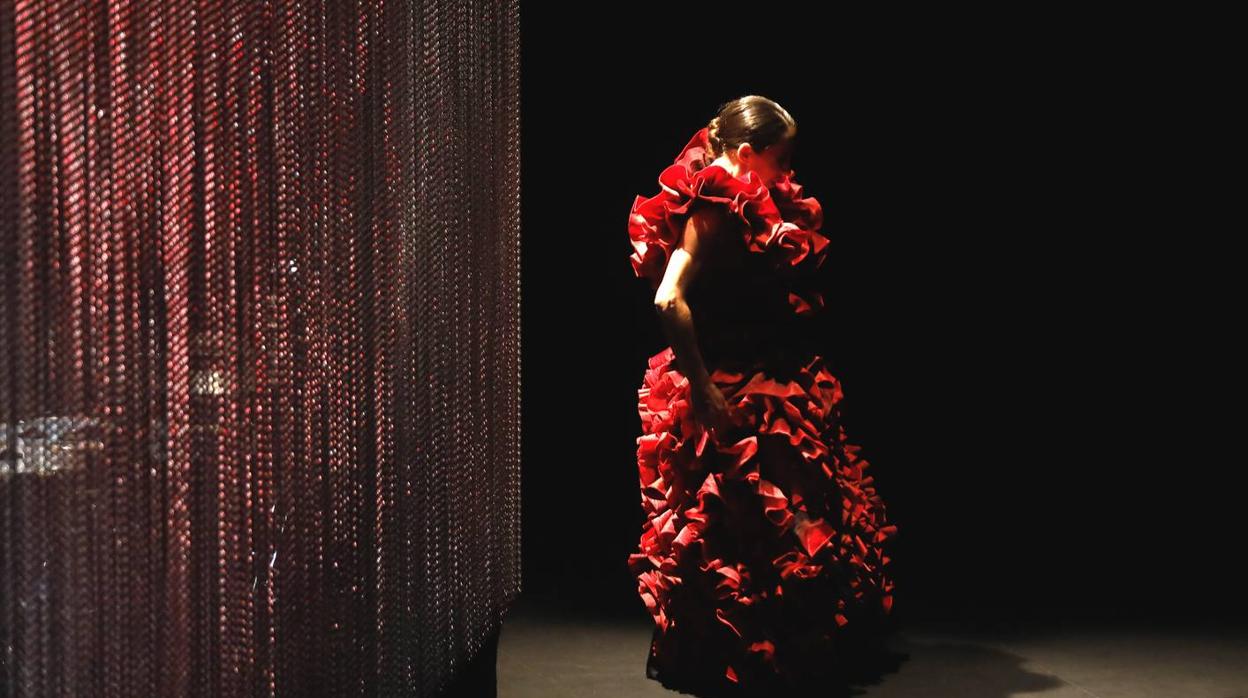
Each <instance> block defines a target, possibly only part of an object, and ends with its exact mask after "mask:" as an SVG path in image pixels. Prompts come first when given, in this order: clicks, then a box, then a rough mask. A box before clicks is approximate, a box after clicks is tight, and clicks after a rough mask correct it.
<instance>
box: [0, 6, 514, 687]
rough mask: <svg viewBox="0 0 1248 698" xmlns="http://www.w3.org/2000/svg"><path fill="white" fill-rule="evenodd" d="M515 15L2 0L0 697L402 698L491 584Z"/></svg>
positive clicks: (508, 568)
mask: <svg viewBox="0 0 1248 698" xmlns="http://www.w3.org/2000/svg"><path fill="white" fill-rule="evenodd" d="M518 17H519V15H518V0H451V1H443V2H437V1H432V0H431V1H427V2H425V1H420V0H290V1H287V2H275V1H273V0H232V1H229V0H153V1H150V2H135V1H132V0H107V1H105V0H37V1H36V0H30V1H26V0H0V148H2V150H0V211H2V215H0V245H2V246H3V247H2V249H0V294H2V295H0V298H2V300H0V313H3V315H2V317H0V434H2V436H0V438H2V439H3V441H2V442H0V447H2V449H3V458H0V695H3V696H12V697H15V698H16V697H27V696H32V697H33V696H39V697H43V696H69V695H75V696H100V697H109V696H348V695H384V696H433V695H436V694H437V693H438V692H439V691H440V690H442V689H443V687H444V686H446V685H447V684H448V683H449V682H450V681H451V680H452V679H454V678H455V677H456V672H457V671H460V670H462V669H463V667H464V666H465V664H467V662H468V661H469V660H470V659H471V658H472V657H473V656H474V653H476V652H478V651H479V650H480V649H481V648H482V646H483V643H485V642H486V638H487V637H488V636H489V635H490V633H491V632H492V631H495V630H496V629H497V627H498V625H499V624H500V623H501V619H502V616H503V613H504V612H505V611H506V609H507V607H508V605H509V604H510V602H511V601H512V600H514V599H515V597H516V596H517V595H518V593H519V590H520V559H519V555H520V510H519V495H520V482H519V461H520V458H519V454H520V435H519V424H520V420H519V404H520V403H519V390H520V378H519V368H520V367H519V355H520V344H519V338H520V333H519V304H520V289H519V213H520V212H519V207H520V200H519V195H520V191H519V145H520V143H519V135H520V134H519V124H520V122H519V104H520V100H519V81H518V77H519V76H518V71H519V50H520V46H519V36H518V32H519V21H518Z"/></svg>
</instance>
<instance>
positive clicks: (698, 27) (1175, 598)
mask: <svg viewBox="0 0 1248 698" xmlns="http://www.w3.org/2000/svg"><path fill="white" fill-rule="evenodd" d="M812 6H813V4H812ZM704 7H705V6H704V5H702V4H700V3H690V4H655V5H652V6H646V5H636V4H620V5H617V6H602V7H597V8H595V9H594V10H593V13H592V15H591V14H589V13H588V12H587V13H586V14H584V15H570V14H568V13H567V12H566V10H560V9H557V8H555V7H543V6H539V5H538V4H536V3H529V4H526V5H525V7H524V8H523V17H522V56H523V58H522V76H523V77H522V96H523V111H522V144H521V152H522V190H523V199H522V201H523V204H522V208H523V217H522V227H523V253H522V254H523V256H522V263H523V345H524V352H523V363H524V368H523V371H524V372H523V391H524V398H523V413H524V414H523V430H524V431H523V434H524V444H523V469H524V478H523V502H524V566H525V576H524V593H525V594H531V595H539V596H543V597H548V598H550V599H551V600H553V601H556V602H558V603H559V604H561V605H562V606H563V607H565V608H568V609H572V610H574V611H576V612H581V611H584V612H591V611H592V612H594V613H599V614H621V615H624V616H630V617H632V616H635V617H645V609H644V607H643V606H642V604H641V601H640V599H639V598H638V596H637V592H636V581H635V580H634V579H633V578H632V576H631V575H630V574H629V573H628V571H627V569H626V567H625V561H626V558H627V556H628V554H629V553H631V552H632V551H633V550H634V549H635V547H636V545H637V538H638V535H639V534H640V531H641V523H642V520H643V519H642V513H641V508H640V504H639V494H638V483H637V473H636V460H635V457H636V453H635V452H636V442H635V439H636V437H637V436H638V435H639V434H640V421H639V418H638V415H637V395H636V389H637V387H638V386H639V385H640V383H641V378H642V373H643V371H644V369H645V365H646V357H648V356H649V355H651V354H653V353H655V352H657V351H658V350H659V349H661V348H662V347H663V346H665V344H666V342H665V341H664V340H663V338H662V335H661V333H660V330H659V326H658V324H657V321H656V319H655V318H654V315H653V311H652V309H651V306H650V292H649V289H648V287H647V285H646V283H645V282H644V281H643V280H641V279H638V278H636V277H635V276H634V275H633V272H632V269H631V267H630V266H629V262H628V257H629V254H630V252H631V247H630V245H629V241H628V235H627V217H628V212H629V209H630V207H631V205H632V203H633V199H634V197H635V196H636V195H643V196H653V195H654V194H656V193H657V192H658V184H657V178H658V174H659V172H660V171H661V170H662V169H663V168H664V167H665V166H667V165H668V164H670V163H671V162H672V160H673V159H674V158H675V157H676V155H677V154H678V153H679V152H680V149H681V148H682V147H683V146H684V145H685V143H686V142H687V141H688V140H689V138H690V137H691V136H692V135H693V133H694V132H695V131H696V130H697V129H698V128H700V127H701V126H703V125H704V124H705V123H706V122H707V120H709V119H710V117H711V116H713V115H714V113H715V109H716V108H717V106H718V105H719V104H720V103H722V102H724V101H727V100H729V99H732V98H734V97H737V96H740V95H744V94H762V95H765V96H767V97H770V98H772V99H774V100H776V101H778V102H779V103H780V104H782V105H784V106H785V108H787V109H788V110H789V112H790V113H791V114H792V115H793V116H794V117H795V119H796V120H797V122H798V128H799V131H798V133H799V135H798V147H797V149H796V151H795V153H794V158H793V167H794V169H795V170H796V179H797V181H799V182H800V183H801V184H802V185H803V186H804V187H805V189H806V192H807V194H808V195H813V196H815V197H816V198H818V199H819V201H820V202H821V203H822V205H823V209H824V220H825V222H824V227H823V228H822V231H821V232H823V233H824V234H825V235H827V236H828V237H829V238H830V239H831V242H832V252H831V254H830V256H829V259H828V262H827V264H826V265H825V269H826V270H827V272H828V273H827V275H826V289H827V290H826V292H825V295H826V297H827V298H828V305H829V309H828V312H827V314H826V315H825V318H826V320H827V324H826V329H827V331H826V337H825V339H826V341H825V343H824V345H825V346H824V349H825V356H826V357H827V359H828V361H829V365H830V367H831V368H832V370H833V372H834V373H835V374H836V375H837V377H838V378H840V380H841V381H842V383H843V386H844V389H845V395H846V397H845V402H844V403H842V407H843V411H844V418H845V420H846V428H847V431H848V433H849V436H850V440H851V441H853V442H855V443H858V444H860V445H862V446H863V452H862V455H863V456H864V457H866V458H867V460H868V461H869V462H870V464H871V465H870V467H869V469H868V472H870V473H872V474H874V475H875V477H876V485H877V488H878V491H879V493H880V494H881V496H882V497H883V498H884V501H885V502H886V504H887V506H888V512H889V515H890V517H891V519H892V521H893V522H894V523H896V524H897V525H898V527H899V534H898V537H897V538H895V539H894V543H893V548H892V555H893V563H892V570H893V577H894V579H895V582H896V585H897V586H896V590H895V607H894V608H895V612H897V613H898V614H900V615H902V616H903V617H906V618H929V617H940V618H945V617H949V618H960V617H966V616H969V615H977V616H981V617H1005V616H1011V617H1012V616H1044V617H1065V616H1070V617H1074V616H1108V617H1131V618H1140V619H1145V620H1148V619H1152V618H1157V619H1161V618H1170V617H1180V616H1200V617H1208V618H1215V619H1227V618H1232V617H1238V618H1241V619H1242V618H1243V617H1244V616H1245V613H1244V611H1245V605H1246V604H1245V601H1244V600H1243V598H1242V595H1241V593H1240V592H1241V590H1242V589H1244V588H1245V584H1244V583H1245V577H1244V575H1243V574H1242V573H1241V572H1238V571H1237V570H1239V569H1240V567H1241V566H1240V558H1241V557H1242V555H1243V544H1242V543H1241V542H1240V541H1241V538H1240V535H1239V533H1240V531H1241V530H1242V529H1243V523H1242V522H1243V516H1242V514H1241V511H1242V507H1243V505H1242V504H1241V503H1240V501H1241V492H1242V490H1240V489H1239V487H1238V485H1237V480H1236V478H1235V477H1234V475H1235V474H1236V473H1237V472H1238V471H1239V469H1240V468H1241V467H1242V465H1243V457H1242V455H1241V451H1240V450H1239V448H1238V445H1237V444H1235V443H1234V442H1233V440H1232V438H1231V432H1232V431H1234V430H1235V428H1236V427H1238V423H1239V420H1240V416H1241V415H1242V414H1243V409H1242V407H1241V406H1240V398H1239V395H1240V394H1241V393H1240V392H1239V390H1238V386H1239V385H1240V383H1239V382H1237V381H1235V382H1233V381H1232V380H1231V372H1230V370H1229V367H1230V366H1233V365H1234V362H1233V361H1232V359H1233V357H1234V356H1236V355H1237V354H1234V353H1233V352H1232V351H1231V349H1230V348H1229V346H1230V345H1229V344H1228V342H1229V340H1230V338H1231V336H1232V335H1233V334H1234V333H1235V331H1236V330H1237V328H1236V327H1235V325H1236V324H1238V323H1237V322H1236V320H1237V318H1238V317H1240V316H1242V312H1234V311H1232V310H1231V308H1230V305H1231V303H1230V301H1229V299H1230V298H1231V294H1230V286H1231V282H1232V280H1233V274H1234V272H1233V270H1232V268H1233V267H1234V266H1235V263H1234V262H1233V261H1232V260H1231V258H1230V257H1229V256H1228V254H1227V252H1225V251H1224V250H1223V249H1222V247H1221V246H1219V245H1218V244H1216V239H1217V237H1218V236H1222V237H1223V238H1225V237H1226V236H1230V235H1232V234H1242V230H1241V231H1239V233H1235V228H1234V226H1229V225H1227V226H1223V225H1220V224H1218V223H1216V222H1214V221H1212V220H1210V219H1209V218H1208V209H1207V207H1206V206H1204V205H1203V204H1202V202H1201V201H1200V199H1201V198H1202V197H1211V198H1212V197H1216V196H1217V195H1218V193H1217V192H1198V191H1196V189H1195V187H1194V185H1193V184H1192V182H1193V180H1194V179H1195V178H1196V177H1198V176H1200V175H1201V174H1202V173H1201V172H1198V171H1196V170H1195V169H1193V168H1192V166H1191V164H1190V162H1189V160H1188V159H1187V154H1188V153H1187V150H1188V149H1189V148H1192V147H1196V140H1197V138H1198V137H1199V135H1200V134H1199V133H1193V131H1192V129H1193V128H1197V129H1198V128H1199V126H1196V127H1193V126H1192V125H1191V124H1190V123H1189V122H1183V123H1182V124H1180V122H1179V119H1180V118H1181V117H1184V116H1185V108H1184V105H1185V104H1186V103H1187V102H1185V100H1186V99H1187V97H1188V95H1187V94H1185V92H1184V90H1185V89H1186V87H1185V86H1187V85H1189V84H1190V83H1189V81H1188V74H1187V73H1185V72H1182V71H1181V70H1180V68H1178V67H1177V65H1176V64H1175V63H1173V62H1172V60H1171V59H1172V58H1173V57H1174V56H1173V55H1172V52H1171V51H1170V49H1169V44H1168V42H1167V39H1166V36H1165V34H1164V33H1162V34H1157V33H1150V34H1148V35H1147V36H1143V35H1139V36H1137V35H1136V34H1133V33H1132V27H1131V26H1130V23H1129V22H1127V21H1126V20H1125V19H1121V18H1109V19H1105V18H1100V19H1098V20H1097V21H1089V20H1090V18H1086V17H1056V18H1054V17H1038V16H1033V17H1006V16H995V17H983V16H969V15H968V16H950V15H941V16H934V15H933V16H913V15H908V16H907V15H903V14H900V13H899V14H898V15H896V16H889V17H882V18H881V17H874V18H870V19H861V18H847V17H841V18H836V17H818V16H816V15H814V14H813V13H812V14H809V15H805V14H802V13H800V12H794V11H793V10H792V9H789V8H791V5H784V6H775V7H765V6H758V5H756V6H754V9H753V10H752V11H749V12H744V11H737V10H729V9H718V10H717V13H716V14H715V15H713V16H712V15H706V14H704V12H703V8H704ZM717 7H718V6H717ZM780 7H783V8H786V9H784V10H783V11H782V12H780V11H778V8H780ZM765 11H766V12H770V14H766V15H765V14H763V13H764V12H765ZM1235 375H1236V376H1238V373H1235Z"/></svg>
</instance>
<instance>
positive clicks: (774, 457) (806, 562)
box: [628, 347, 897, 691]
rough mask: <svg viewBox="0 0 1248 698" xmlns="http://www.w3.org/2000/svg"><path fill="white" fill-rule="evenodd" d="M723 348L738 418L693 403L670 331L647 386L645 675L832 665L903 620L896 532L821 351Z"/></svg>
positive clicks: (674, 678) (756, 674)
mask: <svg viewBox="0 0 1248 698" xmlns="http://www.w3.org/2000/svg"><path fill="white" fill-rule="evenodd" d="M807 358H808V359H809V360H805V359H804V360H803V361H801V362H797V363H796V364H794V365H793V366H791V367H787V368H784V367H779V366H775V365H771V364H767V365H764V364H762V363H761V362H758V361H754V362H749V363H747V362H745V361H735V362H725V363H723V364H720V365H719V367H717V368H715V369H714V370H713V371H712V373H711V379H712V380H713V381H714V382H715V384H716V385H717V386H718V387H719V388H720V390H721V391H722V392H723V394H724V397H725V398H726V400H727V402H728V404H729V406H730V411H731V417H732V421H733V424H734V428H733V430H731V431H730V432H729V433H722V432H721V433H720V435H719V439H718V440H717V439H715V438H714V437H713V436H712V435H711V433H710V432H708V431H706V430H704V429H703V428H702V426H701V424H699V423H698V422H697V421H696V420H695V418H694V415H693V411H692V406H691V404H690V401H689V388H690V385H689V381H688V380H687V379H686V378H685V376H684V375H683V374H682V373H680V371H679V369H678V368H677V365H676V363H675V354H674V352H673V350H672V348H671V347H666V348H664V349H663V350H662V351H660V352H659V353H657V354H655V355H654V356H652V357H650V360H649V368H648V369H647V371H646V374H645V378H644V380H643V383H642V386H641V388H640V389H639V390H638V391H637V394H638V413H639V414H640V416H641V423H642V432H643V433H642V435H641V436H639V437H638V438H637V466H638V474H639V479H640V486H641V504H642V508H643V509H644V511H645V514H646V522H645V524H644V525H643V528H642V533H641V539H640V544H639V549H638V551H637V552H635V553H633V554H631V555H630V556H629V558H628V567H629V570H630V571H631V572H632V573H633V575H634V576H635V577H636V578H637V582H638V587H637V588H638V593H639V594H640V596H641V599H642V601H643V602H644V603H645V605H646V608H647V609H648V610H649V612H650V614H651V615H652V616H653V618H654V621H655V629H654V636H653V639H652V642H651V647H650V654H649V658H648V661H647V676H649V677H650V678H653V679H657V680H660V681H663V682H664V683H665V684H669V685H672V684H678V685H686V686H687V685H691V684H696V685H697V686H700V687H705V688H716V687H718V688H724V689H730V690H733V689H735V690H741V691H744V690H747V689H759V690H767V689H771V688H773V687H788V686H802V685H810V684H811V683H814V684H816V685H817V684H818V683H819V682H820V681H821V680H823V679H825V678H826V679H828V680H833V679H835V678H836V676H837V675H839V674H840V673H841V672H840V671H839V670H840V669H841V668H843V666H842V665H843V663H844V662H845V661H846V657H847V656H848V655H850V654H851V653H852V652H854V651H856V650H858V649H862V647H861V645H862V644H864V643H866V644H879V641H880V640H881V638H882V637H883V636H884V634H885V633H886V632H887V631H888V630H889V623H888V622H887V621H888V617H889V615H890V612H891V607H892V589H893V583H892V581H891V579H889V577H888V574H887V572H886V567H887V565H888V562H889V557H888V556H887V555H886V554H885V551H884V548H885V544H886V542H887V541H888V540H889V539H890V538H892V537H893V536H894V535H895V534H896V532H897V527H896V526H895V525H891V524H888V523H887V522H886V520H885V507H884V503H883V502H882V501H881V499H880V497H879V496H878V495H877V494H876V492H875V488H874V486H873V485H872V479H873V478H872V477H871V476H869V475H865V474H864V470H865V469H866V467H867V465H868V463H867V461H866V460H865V459H863V458H862V457H861V456H860V455H859V450H860V449H859V447H858V446H856V445H853V444H850V443H849V442H848V441H847V440H846V435H845V430H844V429H843V428H842V426H841V424H840V421H841V420H840V413H839V409H838V403H839V402H840V400H841V398H842V392H841V386H840V383H839V381H838V380H837V379H836V378H835V377H834V376H833V375H832V374H831V373H830V372H829V371H828V369H827V368H826V366H825V365H824V361H823V358H822V357H821V356H819V355H818V354H810V355H808V357H807Z"/></svg>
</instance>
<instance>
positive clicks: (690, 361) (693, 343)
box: [654, 206, 724, 390]
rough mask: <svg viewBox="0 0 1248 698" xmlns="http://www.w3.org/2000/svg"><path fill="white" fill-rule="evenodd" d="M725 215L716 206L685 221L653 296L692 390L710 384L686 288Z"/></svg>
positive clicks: (661, 322)
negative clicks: (686, 296)
mask: <svg viewBox="0 0 1248 698" xmlns="http://www.w3.org/2000/svg"><path fill="white" fill-rule="evenodd" d="M723 219H724V214H723V211H722V209H720V208H719V207H714V206H711V207H703V208H699V209H695V210H694V211H693V212H692V213H691V214H690V215H689V218H688V219H686V221H685V230H684V233H683V235H682V236H681V244H680V247H677V248H676V249H675V250H673V251H672V256H671V259H669V260H668V262H667V269H666V271H664V273H663V279H662V281H661V282H660V283H659V288H658V290H657V291H656V292H655V295H654V307H655V310H656V311H657V312H658V315H659V320H660V324H661V325H662V326H663V332H664V334H665V335H666V336H667V339H668V342H669V343H670V344H671V346H672V351H673V352H675V354H676V363H677V365H678V366H679V367H680V372H681V373H683V374H685V376H686V377H688V378H689V382H690V384H691V386H692V387H693V388H694V389H695V390H701V389H704V388H706V387H707V385H708V384H709V383H710V375H709V374H708V372H707V370H706V364H705V362H704V361H703V358H702V352H701V351H700V350H699V349H698V342H697V333H696V331H695V330H694V327H693V314H692V313H691V312H690V310H689V304H688V303H687V302H685V291H686V290H687V289H688V288H689V284H690V283H691V282H692V281H693V278H694V276H695V275H696V274H697V273H698V270H699V269H701V267H702V264H703V260H704V259H705V257H706V256H707V255H708V254H709V253H710V242H711V239H712V236H713V235H714V233H715V231H716V230H717V229H720V228H722V226H723V223H724V220H723Z"/></svg>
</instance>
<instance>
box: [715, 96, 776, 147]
mask: <svg viewBox="0 0 1248 698" xmlns="http://www.w3.org/2000/svg"><path fill="white" fill-rule="evenodd" d="M796 134H797V122H796V121H794V120H793V117H792V116H790V115H789V112H787V111H785V109H784V107H782V106H780V105H779V104H776V103H775V102H773V101H772V100H770V99H767V98H766V97H763V96H761V95H745V96H744V97H738V98H736V99H734V100H732V101H730V102H724V103H723V104H721V105H719V112H718V113H717V114H716V115H715V117H714V118H712V119H711V120H710V122H709V123H708V124H707V140H708V141H709V142H710V146H711V147H710V157H712V158H715V157H719V156H720V155H723V154H724V153H725V152H727V151H730V150H734V151H735V150H736V149H737V148H738V147H739V146H740V145H741V144H742V143H749V144H750V146H751V147H752V148H754V150H756V151H758V150H762V149H764V148H766V147H767V146H770V145H775V144H776V143H779V142H780V141H781V140H783V139H785V138H791V137H793V136H794V135H796Z"/></svg>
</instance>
